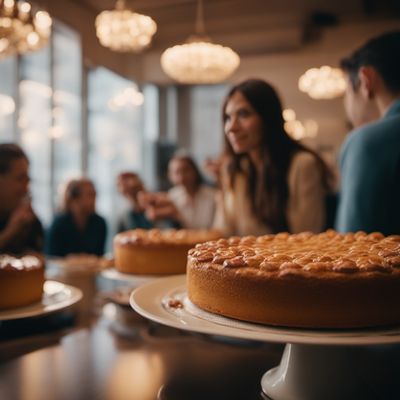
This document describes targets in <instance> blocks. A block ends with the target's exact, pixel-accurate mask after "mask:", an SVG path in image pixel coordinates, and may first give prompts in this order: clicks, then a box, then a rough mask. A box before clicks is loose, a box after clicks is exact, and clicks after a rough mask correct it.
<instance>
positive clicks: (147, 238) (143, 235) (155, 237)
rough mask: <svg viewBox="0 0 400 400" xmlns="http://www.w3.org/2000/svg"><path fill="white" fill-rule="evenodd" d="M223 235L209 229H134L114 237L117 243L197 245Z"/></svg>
mask: <svg viewBox="0 0 400 400" xmlns="http://www.w3.org/2000/svg"><path fill="white" fill-rule="evenodd" d="M220 237H221V233H220V232H218V231H216V230H208V229H199V230H197V229H196V230H195V229H193V230H192V229H165V230H160V229H134V230H130V231H126V232H122V233H119V234H118V235H116V236H115V238H114V243H115V244H116V245H129V244H140V245H159V244H168V245H174V244H176V245H185V244H186V245H193V246H194V245H195V244H196V243H202V242H205V241H207V240H214V239H217V238H220Z"/></svg>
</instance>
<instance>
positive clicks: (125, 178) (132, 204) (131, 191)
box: [117, 171, 154, 232]
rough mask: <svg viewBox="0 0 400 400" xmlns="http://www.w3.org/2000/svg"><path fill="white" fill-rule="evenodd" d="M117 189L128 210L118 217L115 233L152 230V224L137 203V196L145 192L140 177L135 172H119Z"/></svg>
mask: <svg viewBox="0 0 400 400" xmlns="http://www.w3.org/2000/svg"><path fill="white" fill-rule="evenodd" d="M117 188H118V191H119V193H120V194H121V195H122V196H123V197H124V198H125V199H126V201H127V202H128V209H127V210H125V211H123V212H122V213H121V214H120V216H119V217H118V221H117V232H123V231H127V230H129V229H136V228H142V229H151V228H154V224H153V222H152V221H150V220H149V219H148V218H147V217H146V215H145V212H144V211H145V210H144V208H143V207H142V206H141V204H139V201H138V194H139V193H140V192H143V191H145V187H144V184H143V182H142V180H141V179H140V176H139V175H138V174H136V173H135V172H130V171H126V172H121V173H120V174H119V175H118V177H117Z"/></svg>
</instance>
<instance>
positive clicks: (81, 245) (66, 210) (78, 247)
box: [46, 178, 107, 257]
mask: <svg viewBox="0 0 400 400" xmlns="http://www.w3.org/2000/svg"><path fill="white" fill-rule="evenodd" d="M63 200H64V202H63V203H64V204H63V207H62V212H61V213H59V214H58V215H56V216H55V218H54V220H53V222H52V224H51V226H50V228H49V229H48V232H47V236H46V254H47V255H49V256H59V257H64V256H67V255H69V254H82V253H84V254H92V255H97V256H101V255H103V253H104V245H105V240H106V233H107V226H106V221H105V220H104V218H103V217H101V216H100V215H98V214H97V213H96V189H95V187H94V185H93V183H92V181H90V180H89V179H85V178H82V179H73V180H70V181H69V182H68V183H67V184H66V187H65V192H64V199H63Z"/></svg>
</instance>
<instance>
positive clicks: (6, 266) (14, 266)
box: [0, 254, 43, 271]
mask: <svg viewBox="0 0 400 400" xmlns="http://www.w3.org/2000/svg"><path fill="white" fill-rule="evenodd" d="M42 267H43V262H42V261H41V260H40V259H39V258H38V257H35V256H23V257H21V258H16V257H13V256H10V255H7V254H2V255H0V270H15V271H23V270H30V269H37V268H42Z"/></svg>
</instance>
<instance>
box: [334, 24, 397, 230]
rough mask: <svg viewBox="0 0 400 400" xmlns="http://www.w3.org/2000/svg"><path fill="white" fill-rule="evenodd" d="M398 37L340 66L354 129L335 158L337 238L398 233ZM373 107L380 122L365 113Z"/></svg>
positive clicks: (385, 38) (391, 35) (374, 42)
mask: <svg viewBox="0 0 400 400" xmlns="http://www.w3.org/2000/svg"><path fill="white" fill-rule="evenodd" d="M399 54H400V31H393V32H388V33H385V34H383V35H381V36H379V37H376V38H373V39H371V40H369V41H368V42H367V43H366V44H365V45H364V46H362V47H361V48H360V49H358V50H357V51H355V52H354V53H353V54H352V55H351V56H350V57H348V58H346V59H343V60H342V62H341V66H342V69H343V70H344V72H345V73H346V75H347V81H348V82H347V83H348V84H347V90H346V95H345V108H346V112H347V114H348V117H349V119H350V121H351V122H352V124H353V125H354V126H356V127H358V128H357V129H355V130H354V131H353V132H351V133H350V135H349V136H348V137H347V139H346V141H345V143H344V144H343V147H342V150H341V155H340V172H341V191H340V201H339V207H338V212H337V216H336V224H335V227H336V229H337V230H338V231H339V232H343V233H345V232H356V231H359V230H363V231H366V232H373V231H379V232H382V233H384V234H386V235H389V234H399V233H400V57H399ZM371 105H375V106H376V108H377V109H378V112H379V118H378V119H377V120H375V121H373V122H370V123H367V124H363V121H368V120H370V118H369V115H368V113H369V112H370V111H369V110H370V109H371Z"/></svg>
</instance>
